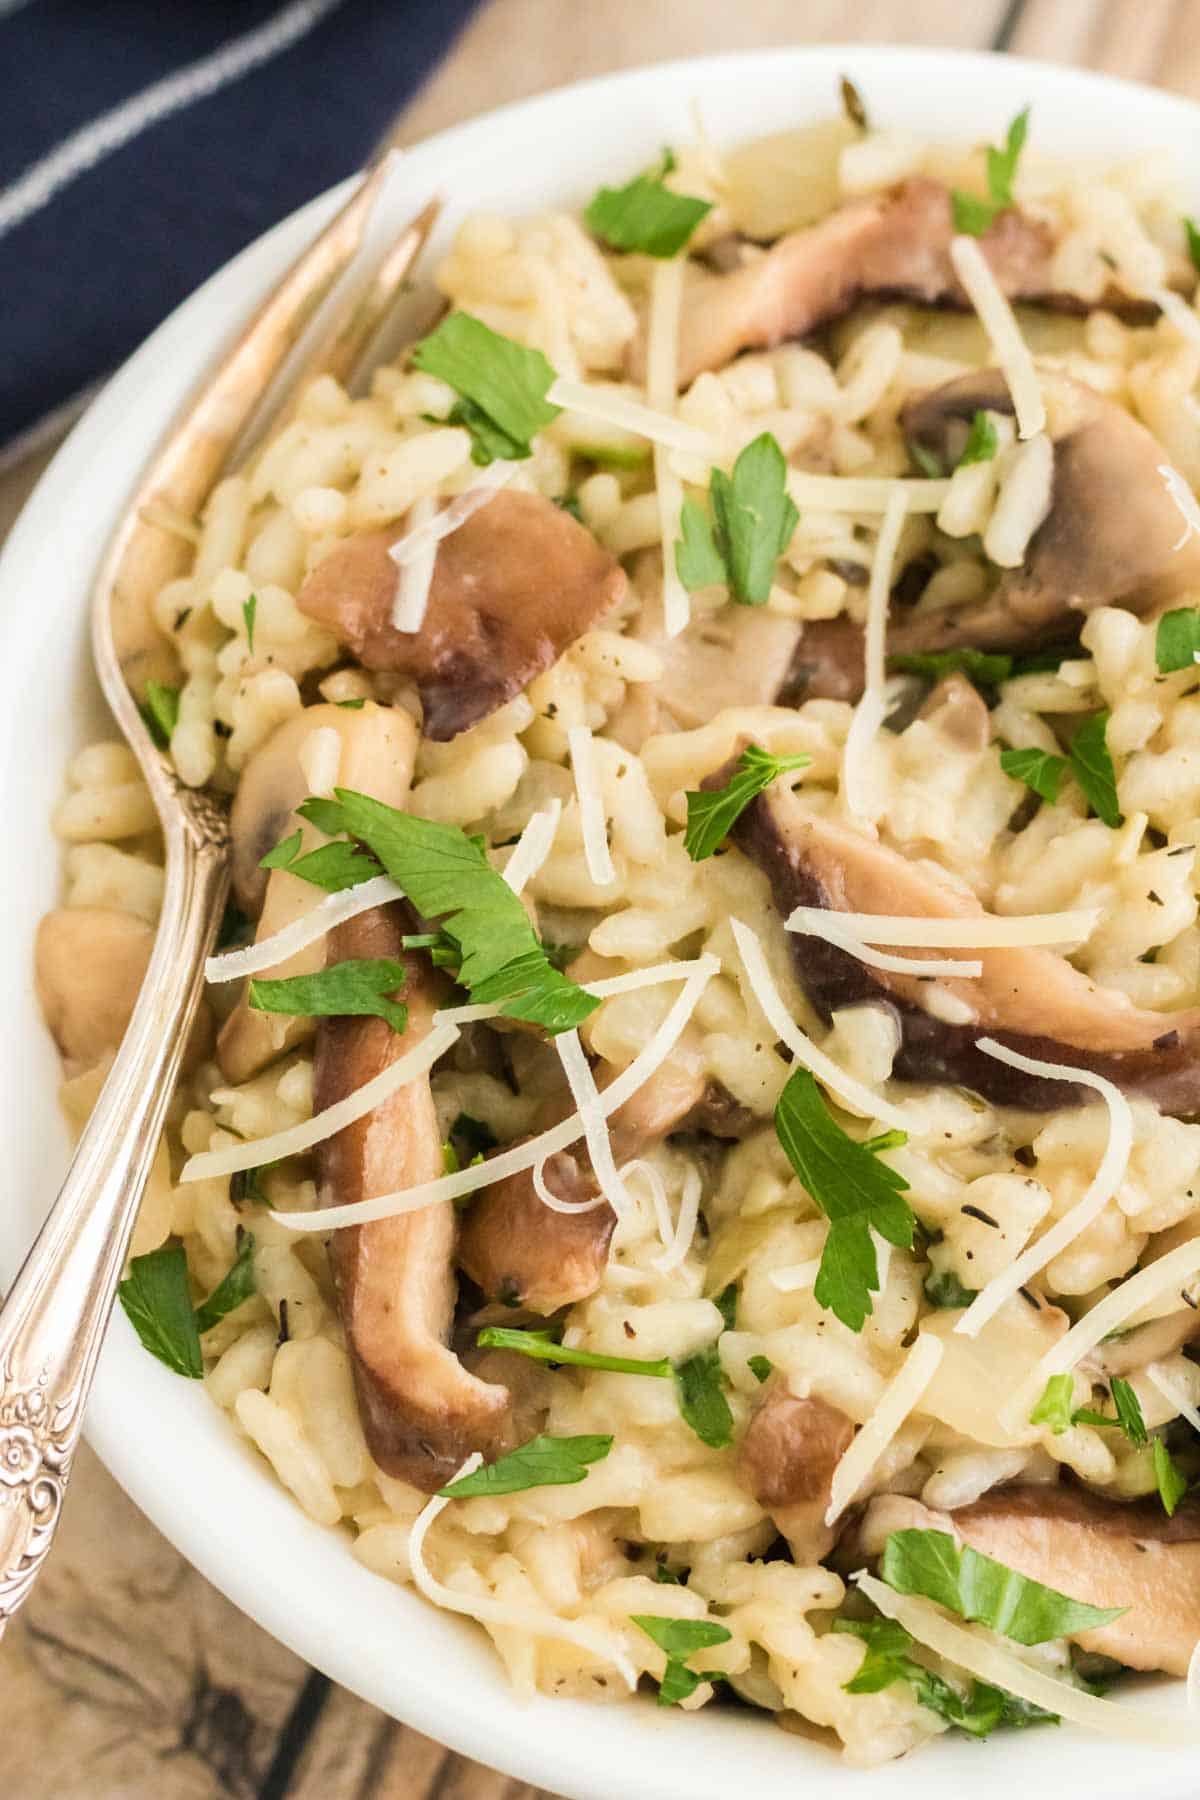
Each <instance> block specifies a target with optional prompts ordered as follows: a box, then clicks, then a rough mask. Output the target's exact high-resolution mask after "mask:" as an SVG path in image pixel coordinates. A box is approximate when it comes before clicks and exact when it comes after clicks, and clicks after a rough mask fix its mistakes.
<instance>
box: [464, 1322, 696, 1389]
mask: <svg viewBox="0 0 1200 1800" xmlns="http://www.w3.org/2000/svg"><path fill="white" fill-rule="evenodd" d="M475 1342H476V1343H477V1344H478V1345H479V1347H480V1349H481V1350H518V1351H520V1353H521V1355H522V1356H531V1357H533V1359H534V1361H535V1362H547V1363H562V1364H566V1365H568V1366H570V1367H572V1368H577V1369H607V1370H609V1371H610V1372H611V1373H612V1374H614V1375H657V1376H660V1377H662V1378H663V1379H664V1380H665V1379H667V1378H668V1377H669V1376H670V1375H671V1373H672V1370H671V1364H670V1363H669V1362H668V1360H667V1358H666V1357H662V1358H660V1359H659V1360H658V1361H656V1362H641V1361H638V1360H637V1359H636V1358H634V1357H631V1356H601V1355H599V1354H598V1352H596V1351H594V1350H572V1349H571V1348H569V1346H567V1345H565V1344H557V1343H555V1341H554V1339H553V1338H552V1337H551V1335H550V1333H549V1332H547V1331H518V1330H516V1329H515V1328H512V1327H510V1326H506V1325H489V1326H487V1327H486V1328H485V1329H484V1330H483V1331H481V1332H480V1333H479V1336H478V1337H477V1338H476V1340H475Z"/></svg>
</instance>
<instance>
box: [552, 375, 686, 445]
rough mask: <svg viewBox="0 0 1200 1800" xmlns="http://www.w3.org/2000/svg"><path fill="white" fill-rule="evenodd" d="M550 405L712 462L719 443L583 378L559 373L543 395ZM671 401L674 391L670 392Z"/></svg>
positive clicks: (612, 389)
mask: <svg viewBox="0 0 1200 1800" xmlns="http://www.w3.org/2000/svg"><path fill="white" fill-rule="evenodd" d="M546 398H547V400H549V401H550V403H551V405H552V406H566V407H569V408H570V410H571V411H572V412H578V413H583V414H585V415H586V416H587V417H588V418H592V419H602V420H603V421H604V423H605V424H606V425H618V426H620V427H621V429H622V430H624V431H632V432H633V433H634V434H635V435H636V436H637V437H644V438H649V440H650V442H651V443H653V444H665V445H666V447H667V449H668V450H682V451H683V452H684V454H685V455H690V456H703V457H706V458H707V459H708V460H709V461H710V462H715V461H716V460H717V459H718V457H719V455H720V445H719V444H717V443H716V442H715V441H714V440H713V439H712V438H711V437H709V435H708V433H707V432H706V431H699V430H698V429H697V428H696V426H695V425H688V424H687V423H686V422H685V421H684V420H683V419H676V418H673V417H672V415H671V414H670V413H669V412H664V411H661V410H659V409H658V408H657V407H654V406H646V405H644V404H643V403H642V401H640V400H633V399H631V398H630V396H629V395H628V394H622V393H619V392H618V391H617V389H616V388H610V387H593V386H592V385H591V383H589V382H586V381H575V380H573V379H572V378H571V377H570V376H568V375H560V376H559V377H558V379H557V381H556V382H555V383H554V385H553V387H551V388H550V390H549V392H548V393H547V395H546ZM671 400H672V402H673V401H674V394H672V395H671Z"/></svg>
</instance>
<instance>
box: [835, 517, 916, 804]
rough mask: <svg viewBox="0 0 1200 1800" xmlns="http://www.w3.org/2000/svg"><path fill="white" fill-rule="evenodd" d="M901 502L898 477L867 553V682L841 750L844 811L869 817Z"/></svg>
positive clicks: (881, 717) (883, 710)
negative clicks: (870, 764)
mask: <svg viewBox="0 0 1200 1800" xmlns="http://www.w3.org/2000/svg"><path fill="white" fill-rule="evenodd" d="M905 506H906V501H905V497H904V490H903V488H902V487H901V486H900V484H899V483H898V482H897V484H896V487H895V490H894V491H893V493H892V494H891V496H890V498H889V500H888V503H887V506H886V507H885V509H884V514H883V522H882V524H881V525H880V527H879V537H878V540H877V541H876V544H875V555H874V556H873V557H872V559H871V579H870V583H869V585H868V588H867V630H866V684H865V686H864V688H863V695H862V699H861V700H860V701H859V703H858V705H857V706H856V707H855V709H854V717H853V718H852V719H851V721H850V729H849V731H848V732H847V734H846V747H845V750H844V751H843V753H842V794H843V797H844V799H845V802H846V806H847V808H848V809H849V811H850V812H851V813H854V814H856V815H857V816H858V817H859V818H863V819H870V818H871V817H872V816H873V814H874V813H875V812H876V811H877V810H878V809H877V808H876V807H873V806H872V803H871V798H870V794H869V780H868V771H867V757H868V753H869V751H870V747H871V744H872V742H873V740H874V737H875V734H876V732H877V731H878V730H879V727H880V726H881V725H882V724H883V720H884V714H885V713H886V711H887V692H886V683H887V675H886V666H885V656H884V652H885V648H886V638H887V616H888V602H889V600H890V598H891V592H892V570H893V566H894V564H895V561H896V550H897V547H898V546H899V543H900V533H901V531H902V530H903V529H904V513H905Z"/></svg>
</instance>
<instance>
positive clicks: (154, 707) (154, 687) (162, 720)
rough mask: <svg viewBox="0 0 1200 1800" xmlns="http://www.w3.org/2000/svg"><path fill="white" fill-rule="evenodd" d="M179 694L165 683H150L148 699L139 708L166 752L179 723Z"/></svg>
mask: <svg viewBox="0 0 1200 1800" xmlns="http://www.w3.org/2000/svg"><path fill="white" fill-rule="evenodd" d="M179 692H180V690H179V689H178V688H177V687H169V686H168V685H167V683H166V682H163V681H148V682H147V683H146V697H145V699H144V700H143V701H142V703H141V705H140V706H139V707H138V711H139V712H140V713H141V715H142V720H143V723H144V724H145V727H146V730H147V731H148V732H149V733H150V736H151V737H152V738H153V739H154V742H155V743H156V744H157V745H158V747H159V749H160V750H165V749H166V748H167V746H168V745H169V743H170V742H171V739H172V738H173V737H174V735H175V727H176V726H177V725H178V723H179Z"/></svg>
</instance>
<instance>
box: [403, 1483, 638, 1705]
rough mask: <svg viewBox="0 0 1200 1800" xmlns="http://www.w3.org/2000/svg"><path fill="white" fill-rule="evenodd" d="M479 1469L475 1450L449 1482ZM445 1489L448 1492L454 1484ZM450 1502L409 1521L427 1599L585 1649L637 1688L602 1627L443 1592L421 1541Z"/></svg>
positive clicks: (414, 1562)
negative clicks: (427, 1560)
mask: <svg viewBox="0 0 1200 1800" xmlns="http://www.w3.org/2000/svg"><path fill="white" fill-rule="evenodd" d="M482 1465H483V1458H482V1456H481V1455H480V1454H479V1452H478V1451H476V1452H475V1454H474V1455H473V1456H469V1457H468V1458H467V1460H466V1462H465V1463H464V1464H463V1466H462V1468H461V1469H459V1471H458V1473H457V1474H456V1475H455V1476H454V1477H453V1480H454V1481H461V1480H462V1479H463V1477H464V1476H465V1475H473V1474H474V1473H475V1471H476V1469H478V1468H481V1467H482ZM446 1485H447V1486H448V1487H449V1486H452V1485H453V1483H452V1482H447V1484H446ZM451 1498H452V1496H450V1495H446V1494H435V1495H434V1496H433V1498H432V1499H431V1500H430V1501H429V1502H428V1503H427V1505H425V1506H424V1507H422V1509H421V1511H420V1512H419V1513H418V1514H417V1516H416V1518H415V1519H414V1520H413V1523H412V1528H411V1530H410V1532H409V1535H408V1560H409V1563H410V1565H411V1567H412V1576H413V1581H414V1583H415V1584H416V1587H417V1588H418V1590H419V1591H420V1592H421V1593H422V1594H424V1596H425V1598H426V1600H428V1601H430V1602H431V1604H432V1605H434V1606H440V1607H442V1608H444V1610H445V1611H447V1612H455V1613H463V1614H465V1616H466V1617H467V1618H468V1619H477V1620H478V1621H479V1623H480V1624H481V1625H499V1626H503V1627H505V1628H506V1629H508V1630H510V1631H519V1632H520V1633H521V1635H522V1636H523V1637H526V1638H529V1637H535V1638H538V1637H548V1638H555V1639H557V1640H558V1641H559V1642H560V1643H564V1644H574V1645H575V1646H576V1648H577V1649H580V1650H586V1651H587V1653H588V1655H589V1656H598V1657H600V1659H601V1660H602V1661H603V1662H606V1663H611V1664H612V1666H613V1667H614V1668H615V1669H616V1670H617V1671H618V1673H619V1674H620V1677H621V1679H622V1681H624V1682H625V1683H626V1684H627V1685H628V1687H629V1691H630V1693H632V1692H633V1690H634V1688H635V1687H636V1686H637V1673H636V1671H635V1669H634V1667H633V1664H632V1663H631V1662H630V1660H629V1658H628V1657H627V1656H626V1655H625V1654H624V1652H623V1651H622V1650H621V1649H620V1647H619V1645H618V1644H617V1642H616V1640H615V1638H614V1637H613V1635H612V1634H611V1633H610V1632H608V1631H606V1630H605V1628H604V1627H603V1626H602V1625H599V1624H597V1625H589V1624H587V1623H586V1622H585V1621H584V1620H576V1619H562V1618H560V1617H559V1616H558V1614H557V1613H552V1612H547V1611H546V1610H545V1609H544V1608H542V1607H538V1606H513V1605H511V1604H510V1603H509V1602H507V1601H505V1600H497V1599H496V1598H495V1596H494V1595H489V1594H466V1593H461V1592H460V1591H459V1590H458V1589H457V1588H451V1587H447V1586H446V1584H445V1582H443V1581H439V1580H438V1579H437V1577H436V1576H435V1575H433V1574H432V1573H431V1571H430V1568H429V1565H428V1563H427V1562H426V1561H425V1539H426V1538H427V1537H428V1535H429V1531H430V1528H431V1527H432V1525H433V1524H434V1522H435V1521H436V1520H437V1519H438V1518H439V1517H440V1516H441V1514H442V1513H443V1512H444V1511H445V1510H446V1508H447V1507H448V1506H449V1505H450V1502H451Z"/></svg>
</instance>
